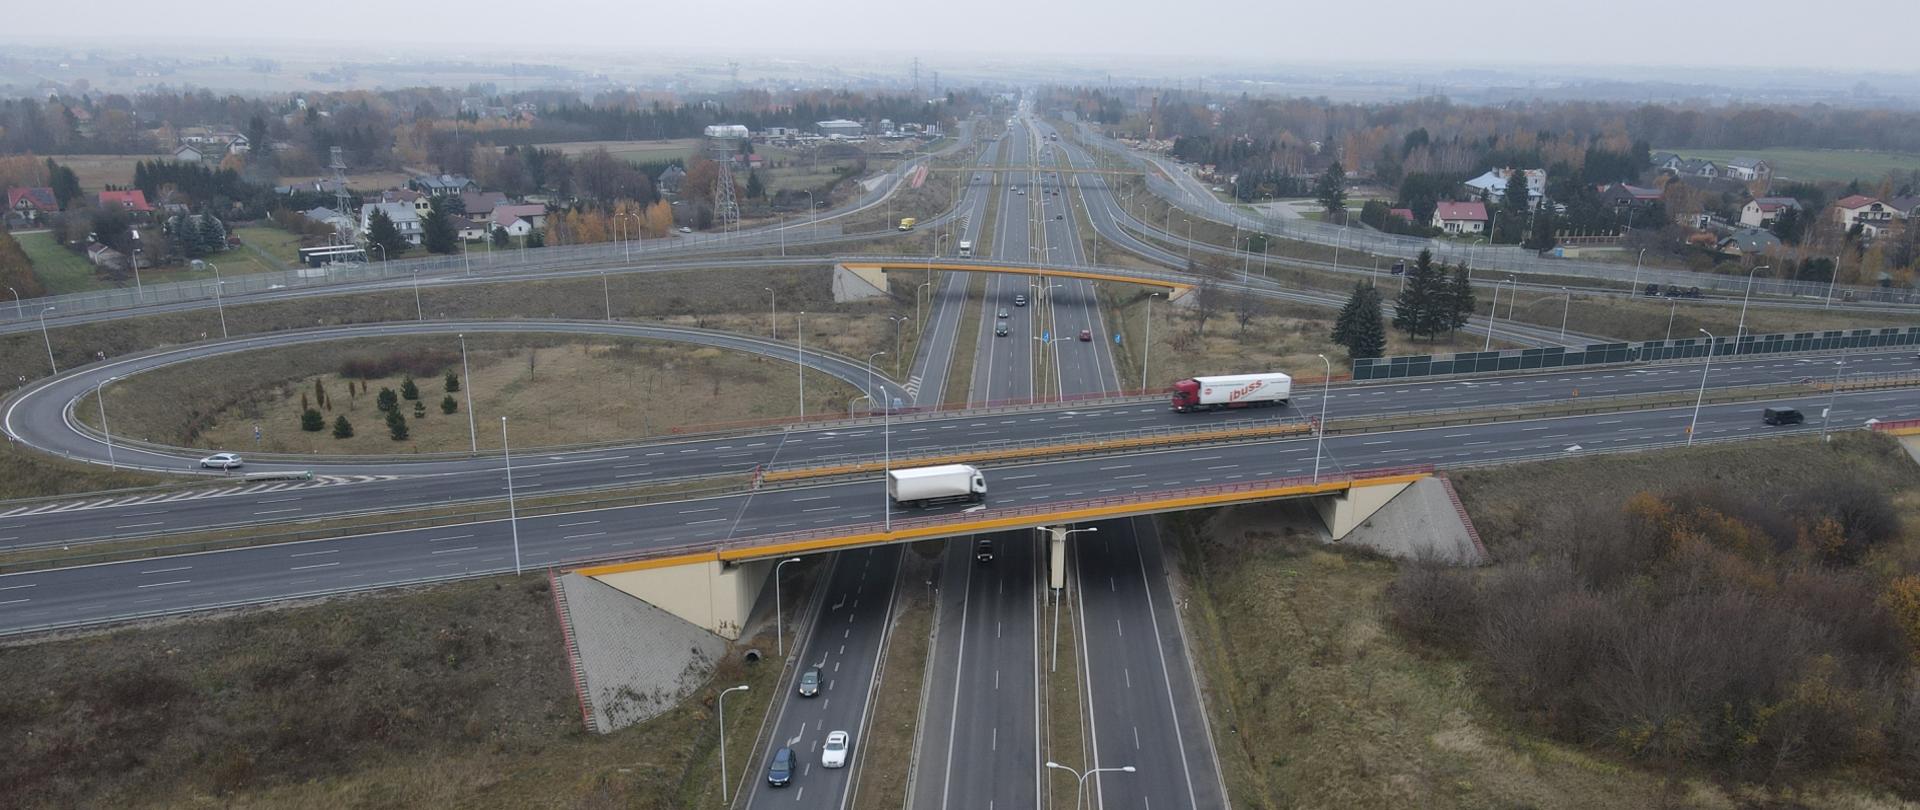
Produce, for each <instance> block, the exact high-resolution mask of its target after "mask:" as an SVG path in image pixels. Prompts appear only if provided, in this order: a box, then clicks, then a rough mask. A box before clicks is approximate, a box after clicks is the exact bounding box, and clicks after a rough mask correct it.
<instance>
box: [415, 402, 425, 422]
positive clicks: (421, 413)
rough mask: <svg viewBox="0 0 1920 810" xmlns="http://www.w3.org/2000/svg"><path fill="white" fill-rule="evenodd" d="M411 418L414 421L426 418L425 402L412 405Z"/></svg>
mask: <svg viewBox="0 0 1920 810" xmlns="http://www.w3.org/2000/svg"><path fill="white" fill-rule="evenodd" d="M413 418H415V419H425V418H427V403H425V402H415V403H413Z"/></svg>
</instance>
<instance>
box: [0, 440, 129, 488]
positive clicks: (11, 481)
mask: <svg viewBox="0 0 1920 810" xmlns="http://www.w3.org/2000/svg"><path fill="white" fill-rule="evenodd" d="M157 483H160V479H159V478H158V477H156V476H152V475H145V474H141V473H130V472H124V471H121V472H115V471H111V470H108V469H107V468H106V467H98V466H95V465H92V464H80V463H76V462H70V461H61V460H58V459H53V458H48V457H46V456H43V455H40V454H38V453H30V452H27V451H25V450H23V449H21V448H19V447H17V446H15V445H14V443H13V442H11V441H9V442H7V443H6V445H5V446H4V447H0V500H7V499H10V498H39V497H45V496H49V495H67V494H71V493H76V492H98V491H101V490H108V489H126V488H129V487H144V486H149V485H152V484H157Z"/></svg>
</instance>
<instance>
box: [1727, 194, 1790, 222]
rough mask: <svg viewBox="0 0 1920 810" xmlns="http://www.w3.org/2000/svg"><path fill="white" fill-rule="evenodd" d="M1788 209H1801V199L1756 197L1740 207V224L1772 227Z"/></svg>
mask: <svg viewBox="0 0 1920 810" xmlns="http://www.w3.org/2000/svg"><path fill="white" fill-rule="evenodd" d="M1788 210H1794V211H1798V210H1800V201H1799V200H1796V199H1794V198H1792V197H1755V198H1753V199H1752V200H1749V201H1748V202H1747V204H1746V205H1745V206H1743V207H1742V208H1741V209H1740V224H1742V225H1745V226H1747V227H1749V228H1770V227H1773V223H1774V222H1775V221H1776V220H1778V219H1780V215H1781V214H1782V213H1785V212H1786V211H1788Z"/></svg>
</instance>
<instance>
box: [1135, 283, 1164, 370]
mask: <svg viewBox="0 0 1920 810" xmlns="http://www.w3.org/2000/svg"><path fill="white" fill-rule="evenodd" d="M1161 295H1164V293H1147V339H1146V341H1145V343H1144V345H1142V346H1141V347H1140V390H1141V391H1142V392H1145V391H1146V390H1147V361H1148V360H1149V359H1151V357H1152V352H1153V299H1155V298H1158V297H1160V296H1161Z"/></svg>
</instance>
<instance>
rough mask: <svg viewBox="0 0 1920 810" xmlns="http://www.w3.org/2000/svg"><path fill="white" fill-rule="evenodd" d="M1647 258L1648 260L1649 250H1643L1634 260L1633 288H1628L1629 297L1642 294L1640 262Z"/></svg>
mask: <svg viewBox="0 0 1920 810" xmlns="http://www.w3.org/2000/svg"><path fill="white" fill-rule="evenodd" d="M1645 258H1647V249H1646V248H1641V249H1640V255H1639V256H1637V257H1635V258H1634V260H1633V286H1631V287H1628V288H1627V295H1628V296H1638V295H1639V294H1640V262H1641V260H1643V259H1645Z"/></svg>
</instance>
